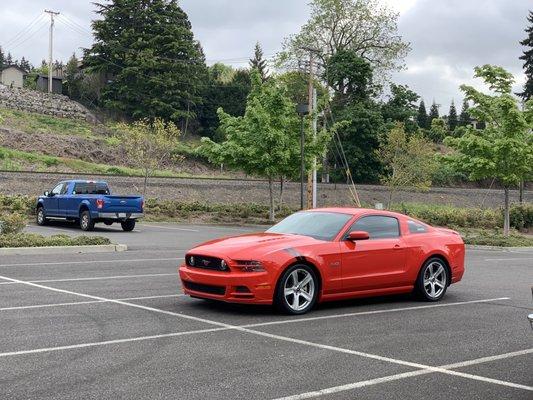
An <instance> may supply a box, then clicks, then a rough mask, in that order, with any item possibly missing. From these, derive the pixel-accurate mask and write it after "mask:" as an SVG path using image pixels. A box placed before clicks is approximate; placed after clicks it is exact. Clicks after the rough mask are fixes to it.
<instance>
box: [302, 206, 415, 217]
mask: <svg viewBox="0 0 533 400" xmlns="http://www.w3.org/2000/svg"><path fill="white" fill-rule="evenodd" d="M306 211H309V212H331V213H342V214H350V215H353V216H354V217H355V216H359V215H364V214H370V213H372V214H380V215H388V216H391V217H405V215H403V214H400V213H396V212H393V211H387V210H376V209H373V208H355V207H326V208H314V209H312V210H306Z"/></svg>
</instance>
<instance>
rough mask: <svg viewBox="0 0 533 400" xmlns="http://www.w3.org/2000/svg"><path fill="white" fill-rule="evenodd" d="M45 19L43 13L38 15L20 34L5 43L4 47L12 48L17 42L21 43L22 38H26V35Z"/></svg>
mask: <svg viewBox="0 0 533 400" xmlns="http://www.w3.org/2000/svg"><path fill="white" fill-rule="evenodd" d="M43 17H44V15H43V14H42V13H41V14H39V15H37V16H36V17H35V18H34V19H33V20H32V21H31V22H30V23H29V24H28V25H26V26H25V27H24V28H23V29H22V30H21V31H20V32H18V33H17V34H15V35H14V36H12V37H11V39H9V40H7V41H6V42H4V47H9V46H12V45H15V43H16V42H17V41H19V40H20V39H21V38H22V37H24V35H25V34H26V33H27V32H28V31H29V30H30V29H31V28H32V27H33V26H34V25H35V24H36V23H37V22H39V20H42V18H43Z"/></svg>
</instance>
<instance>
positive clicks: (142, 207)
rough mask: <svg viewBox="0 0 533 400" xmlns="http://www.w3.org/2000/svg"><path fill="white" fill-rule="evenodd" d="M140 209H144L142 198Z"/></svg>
mask: <svg viewBox="0 0 533 400" xmlns="http://www.w3.org/2000/svg"><path fill="white" fill-rule="evenodd" d="M141 210H144V200H143V201H141Z"/></svg>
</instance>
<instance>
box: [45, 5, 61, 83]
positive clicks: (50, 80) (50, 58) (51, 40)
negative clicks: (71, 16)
mask: <svg viewBox="0 0 533 400" xmlns="http://www.w3.org/2000/svg"><path fill="white" fill-rule="evenodd" d="M44 12H45V13H47V14H50V38H49V43H48V93H52V89H53V86H52V83H53V73H52V72H53V71H52V70H53V64H52V63H53V56H52V53H53V43H54V17H55V16H56V15H59V12H56V11H51V10H44Z"/></svg>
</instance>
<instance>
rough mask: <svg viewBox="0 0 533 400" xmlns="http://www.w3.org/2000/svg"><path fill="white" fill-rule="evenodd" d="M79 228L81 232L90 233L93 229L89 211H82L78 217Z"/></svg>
mask: <svg viewBox="0 0 533 400" xmlns="http://www.w3.org/2000/svg"><path fill="white" fill-rule="evenodd" d="M80 228H81V230H82V231H86V232H88V231H92V230H93V229H94V220H93V219H92V218H91V213H90V212H89V211H83V212H82V213H81V215H80Z"/></svg>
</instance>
